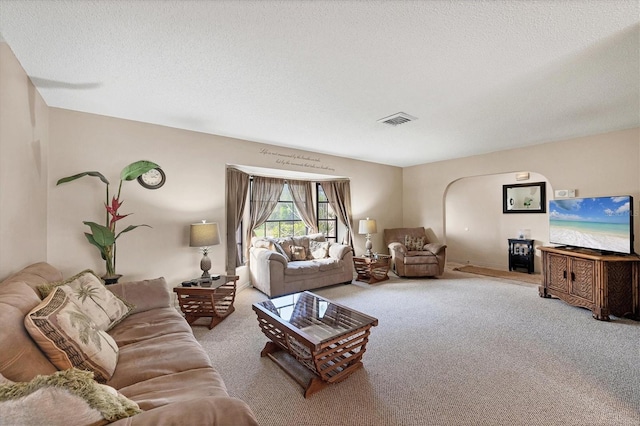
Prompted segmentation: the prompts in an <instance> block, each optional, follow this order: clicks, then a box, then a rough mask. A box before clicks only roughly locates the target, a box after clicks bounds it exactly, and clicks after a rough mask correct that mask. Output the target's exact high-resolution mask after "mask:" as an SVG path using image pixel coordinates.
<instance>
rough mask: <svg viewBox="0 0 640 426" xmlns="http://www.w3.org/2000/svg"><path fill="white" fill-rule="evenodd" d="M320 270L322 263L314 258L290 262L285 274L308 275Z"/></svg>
mask: <svg viewBox="0 0 640 426" xmlns="http://www.w3.org/2000/svg"><path fill="white" fill-rule="evenodd" d="M319 271H320V264H319V263H318V262H316V261H313V260H301V261H298V262H290V263H289V264H288V265H287V268H286V269H285V270H284V274H285V275H308V274H315V273H318V272H319Z"/></svg>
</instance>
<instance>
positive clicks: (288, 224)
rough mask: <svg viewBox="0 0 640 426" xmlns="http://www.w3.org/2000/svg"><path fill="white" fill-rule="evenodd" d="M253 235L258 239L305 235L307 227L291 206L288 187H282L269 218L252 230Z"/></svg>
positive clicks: (292, 205) (293, 205)
mask: <svg viewBox="0 0 640 426" xmlns="http://www.w3.org/2000/svg"><path fill="white" fill-rule="evenodd" d="M254 233H255V235H257V236H258V237H272V238H281V237H293V236H300V235H306V234H307V227H306V225H305V224H304V222H303V221H302V219H301V218H300V215H299V214H298V210H297V209H296V206H295V204H293V199H292V198H291V192H289V185H287V184H285V185H284V189H283V190H282V194H281V195H280V200H279V201H278V204H277V205H276V208H275V209H273V212H272V213H271V216H269V219H267V221H266V222H265V223H263V224H262V225H260V226H258V227H257V228H255V229H254Z"/></svg>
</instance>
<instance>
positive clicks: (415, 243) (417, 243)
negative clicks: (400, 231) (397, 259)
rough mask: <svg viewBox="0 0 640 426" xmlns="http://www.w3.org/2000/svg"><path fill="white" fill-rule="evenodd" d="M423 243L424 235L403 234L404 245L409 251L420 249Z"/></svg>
mask: <svg viewBox="0 0 640 426" xmlns="http://www.w3.org/2000/svg"><path fill="white" fill-rule="evenodd" d="M424 243H425V241H424V237H412V236H411V235H405V236H404V245H405V247H406V248H407V250H409V251H417V250H422V248H423V247H424Z"/></svg>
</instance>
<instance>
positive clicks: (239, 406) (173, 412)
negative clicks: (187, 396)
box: [111, 396, 258, 426]
mask: <svg viewBox="0 0 640 426" xmlns="http://www.w3.org/2000/svg"><path fill="white" fill-rule="evenodd" d="M111 425H117V426H143V425H145V426H156V425H163V426H169V425H175V426H183V425H216V426H258V421H257V420H256V418H255V415H254V414H253V412H252V411H251V409H250V408H249V406H248V405H247V403H245V402H244V401H241V400H240V399H237V398H231V397H224V396H218V397H212V396H210V397H203V398H198V399H192V400H189V401H182V402H179V403H173V404H167V405H163V406H162V407H157V408H154V409H152V410H149V411H143V412H142V413H140V414H136V415H135V416H132V417H127V418H125V419H121V420H118V421H116V422H113V423H111Z"/></svg>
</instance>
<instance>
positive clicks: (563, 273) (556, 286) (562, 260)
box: [547, 253, 569, 293]
mask: <svg viewBox="0 0 640 426" xmlns="http://www.w3.org/2000/svg"><path fill="white" fill-rule="evenodd" d="M547 256H548V257H547V259H548V263H549V266H548V268H547V274H548V276H547V283H548V286H549V288H550V289H552V290H556V291H561V292H563V293H569V279H568V274H569V271H568V257H567V256H561V255H557V254H553V253H548V254H547Z"/></svg>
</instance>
